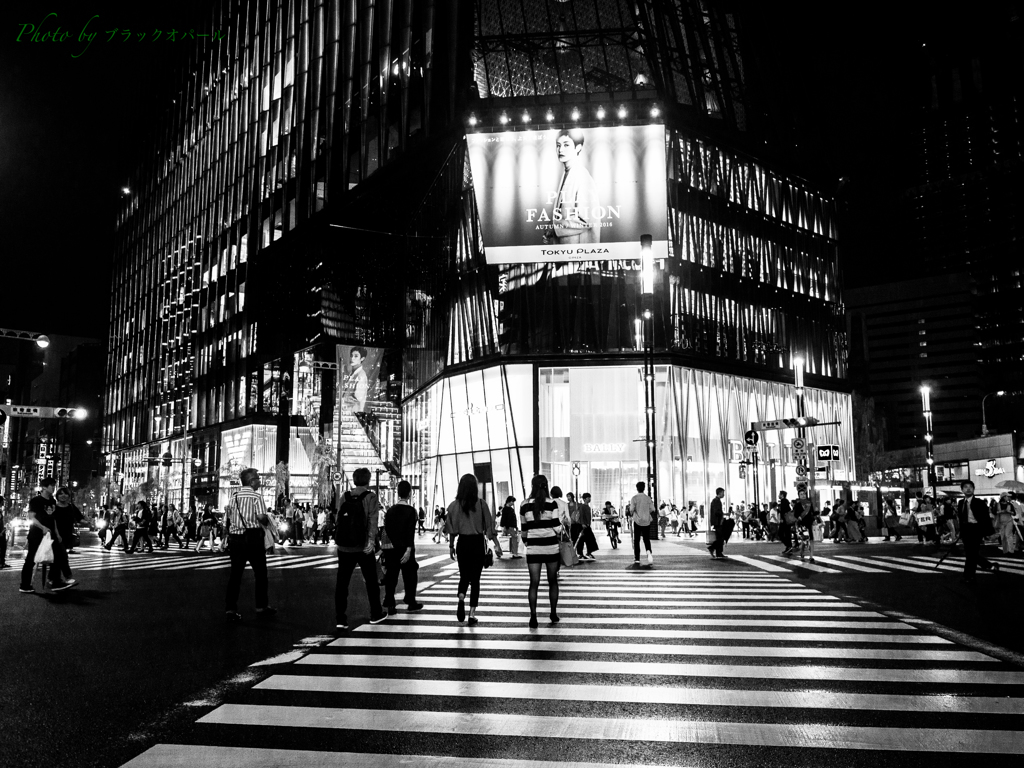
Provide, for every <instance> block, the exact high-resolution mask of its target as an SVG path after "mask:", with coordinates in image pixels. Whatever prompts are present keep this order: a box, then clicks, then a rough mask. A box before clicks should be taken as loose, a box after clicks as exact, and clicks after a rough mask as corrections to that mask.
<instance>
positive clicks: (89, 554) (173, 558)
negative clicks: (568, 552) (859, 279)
mask: <svg viewBox="0 0 1024 768" xmlns="http://www.w3.org/2000/svg"><path fill="white" fill-rule="evenodd" d="M421 549H422V550H423V551H421V552H419V553H418V561H419V563H420V566H421V567H423V566H429V565H433V564H434V563H444V562H448V563H450V558H449V556H448V554H447V549H446V548H444V547H438V546H432V545H430V544H427V545H426V546H424V547H422V548H421ZM822 549H824V548H822V547H820V546H819V551H820V550H822ZM442 550H443V551H444V553H443V554H437V555H432V554H431V552H435V551H436V552H441V551H442ZM656 551H657V550H656ZM688 551H689V552H690V553H692V554H693V555H694V556H704V552H703V551H697V550H693V549H689V550H688ZM743 551H744V550H743V549H741V548H736V549H734V550H732V551H730V552H729V553H728V555H729V560H731V561H733V562H734V563H741V564H743V565H747V566H750V567H752V568H755V569H757V570H760V571H765V572H767V573H778V574H781V573H792V572H798V571H803V572H805V573H808V572H809V573H816V574H823V575H835V574H856V575H890V576H891V575H898V574H908V573H910V574H932V575H935V574H940V573H943V572H955V573H962V572H963V568H964V558H963V557H962V556H959V555H957V554H956V553H952V554H950V555H949V556H948V557H946V558H945V560H943V561H942V563H941V564H940V563H939V561H940V560H941V559H942V554H943V553H939V554H932V555H924V554H909V553H908V554H900V555H893V554H888V555H876V554H858V555H848V554H845V552H847V551H849V550H846V549H838V550H837V549H828V550H825V551H826V554H819V553H818V552H816V553H815V556H814V560H815V562H813V563H812V562H809V561H808V560H801V559H800V558H799V557H797V556H792V557H785V556H783V555H776V554H754V553H751V554H742V552H743ZM857 551H858V552H862V550H857ZM675 553H676V554H679V553H680V549H679V548H675ZM599 556H600V558H601V559H604V560H612V561H616V562H623V563H628V562H629V561H631V560H632V557H633V555H632V549H631V548H626V549H623V548H620V549H619V550H611V549H607V550H603V551H602V552H600V553H599ZM989 559H990V560H991V561H993V562H997V563H999V566H1000V569H1001V573H1003V574H1008V575H1016V576H1024V560H1020V559H1016V558H1012V557H1006V556H994V557H993V556H989ZM70 561H71V567H72V570H73V571H74V572H76V573H77V572H79V571H80V572H82V573H89V572H97V571H126V572H127V571H171V572H177V571H219V570H225V569H227V568H230V567H231V564H230V562H229V560H228V558H227V556H226V555H223V554H215V553H211V552H210V551H209V550H208V549H204V550H203V551H201V552H196V551H194V550H188V551H184V552H183V551H181V550H173V549H168V550H156V551H155V552H152V553H143V552H137V553H135V554H133V555H131V556H126V555H124V554H123V553H122V552H120V551H118V550H114V551H111V552H108V551H106V550H104V549H98V548H86V549H83V550H79V551H77V552H76V553H75V554H72V555H71V556H70ZM8 562H9V563H10V564H11V565H12V566H13V567H12V568H10V569H7V570H6V571H0V574H2V573H16V572H17V571H18V570H19V569H20V568H21V563H22V562H24V556H23V555H22V554H21V553H18V554H15V555H13V556H12V557H11V558H9V559H8ZM715 566H716V568H717V569H718V571H724V570H725V568H727V567H728V566H725V564H724V563H723V564H719V563H716V564H715ZM723 566H724V567H723ZM448 567H449V568H456V567H457V566H456V565H455V564H454V563H450V565H448ZM581 567H583V568H589V567H591V566H590V565H588V564H583V565H582V566H581ZM267 568H268V569H269V570H272V571H273V570H295V569H306V568H309V569H315V570H337V568H338V562H337V555H336V554H335V548H334V546H333V545H330V546H323V547H321V546H316V547H303V548H301V549H296V548H291V549H288V548H283V547H278V548H277V549H276V550H275V552H274V553H273V554H271V555H268V557H267Z"/></svg>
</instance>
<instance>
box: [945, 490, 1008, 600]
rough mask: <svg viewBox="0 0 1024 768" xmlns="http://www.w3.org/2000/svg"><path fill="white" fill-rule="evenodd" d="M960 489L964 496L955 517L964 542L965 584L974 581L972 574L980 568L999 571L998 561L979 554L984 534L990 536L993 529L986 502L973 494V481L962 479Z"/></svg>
mask: <svg viewBox="0 0 1024 768" xmlns="http://www.w3.org/2000/svg"><path fill="white" fill-rule="evenodd" d="M960 491H961V492H962V493H963V495H964V497H963V498H962V499H961V500H960V503H959V504H958V505H957V510H956V512H957V517H958V518H959V519H960V540H961V541H962V542H963V543H964V556H965V559H966V562H965V563H964V577H963V579H962V581H963V582H964V583H965V584H972V583H973V582H974V574H975V572H976V571H977V570H978V568H981V569H982V570H983V571H992V572H993V573H998V572H999V563H993V562H990V561H989V560H988V559H987V558H986V557H985V556H984V555H982V554H981V543H982V541H983V540H984V539H985V537H986V536H991V535H992V534H993V533H994V531H995V529H994V528H993V527H992V518H991V517H990V516H989V512H988V504H986V503H985V502H984V501H982V500H981V499H979V498H978V497H976V496H975V495H974V483H973V482H972V481H970V480H964V481H963V482H962V483H960Z"/></svg>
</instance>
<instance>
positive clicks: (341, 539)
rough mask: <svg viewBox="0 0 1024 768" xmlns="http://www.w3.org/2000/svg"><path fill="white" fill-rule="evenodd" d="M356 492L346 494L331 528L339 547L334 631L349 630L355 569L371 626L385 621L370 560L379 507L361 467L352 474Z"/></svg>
mask: <svg viewBox="0 0 1024 768" xmlns="http://www.w3.org/2000/svg"><path fill="white" fill-rule="evenodd" d="M352 482H353V483H354V484H355V488H353V489H352V490H351V491H345V493H344V494H342V496H341V506H340V507H339V508H338V519H337V521H336V522H335V525H334V541H335V543H336V544H337V545H338V583H337V585H336V586H335V589H334V610H335V617H336V621H337V624H336V627H337V629H339V630H346V629H348V628H349V624H348V587H349V582H350V581H351V580H352V571H354V570H355V568H356V566H357V565H358V566H359V570H360V571H362V574H363V582H364V586H365V587H366V599H367V600H368V601H369V603H370V623H371V624H379V623H380V622H382V621H384V619H386V618H387V617H388V614H387V611H385V610H384V609H383V608H382V607H381V604H380V585H379V584H378V582H377V562H376V559H375V558H374V556H373V551H374V547H375V546H376V543H377V521H378V519H379V517H380V512H381V509H382V508H381V505H380V500H379V499H378V498H377V494H375V493H374V492H373V491H371V490H370V487H369V486H370V470H369V469H367V468H366V467H360V468H359V469H357V470H356V471H355V472H353V473H352Z"/></svg>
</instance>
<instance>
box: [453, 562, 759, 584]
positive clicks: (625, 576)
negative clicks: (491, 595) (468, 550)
mask: <svg viewBox="0 0 1024 768" xmlns="http://www.w3.org/2000/svg"><path fill="white" fill-rule="evenodd" d="M452 567H454V568H458V567H459V565H458V563H452ZM561 573H562V575H563V576H567V577H568V578H570V579H595V580H603V581H624V580H629V581H645V582H646V581H708V580H709V579H711V580H714V581H729V580H739V581H765V582H771V581H777V579H774V578H773V577H772V576H769V575H768V574H763V573H727V572H722V571H714V570H708V571H671V570H664V571H663V570H658V571H647V570H645V571H629V570H623V571H592V570H587V569H585V568H582V567H580V568H579V569H577V568H563V569H561ZM481 578H482V579H499V580H504V579H509V578H511V579H515V578H520V579H529V578H530V573H529V571H527V570H526V568H525V567H523V568H518V567H517V568H516V569H515V570H507V569H502V570H500V571H496V572H490V571H485V572H484V573H483V574H481Z"/></svg>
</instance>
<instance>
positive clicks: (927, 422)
mask: <svg viewBox="0 0 1024 768" xmlns="http://www.w3.org/2000/svg"><path fill="white" fill-rule="evenodd" d="M921 408H922V409H923V410H924V427H925V433H924V445H925V449H926V450H927V452H928V458H927V459H925V461H926V463H927V464H928V483H927V484H928V485H930V486H931V488H932V500H933V501H934V500H935V499H936V492H935V485H936V479H935V452H934V450H933V448H934V446H933V445H932V440H933V437H934V435H933V434H932V388H931V387H929V386H928V385H927V384H922V385H921Z"/></svg>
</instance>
